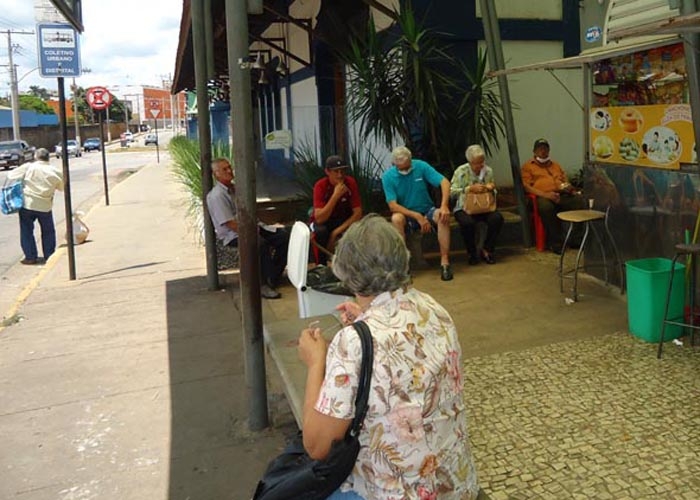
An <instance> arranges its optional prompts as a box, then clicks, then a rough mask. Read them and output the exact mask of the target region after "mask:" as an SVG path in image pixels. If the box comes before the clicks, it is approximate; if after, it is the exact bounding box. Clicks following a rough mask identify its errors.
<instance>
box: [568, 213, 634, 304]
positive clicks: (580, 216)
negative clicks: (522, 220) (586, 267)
mask: <svg viewBox="0 0 700 500" xmlns="http://www.w3.org/2000/svg"><path fill="white" fill-rule="evenodd" d="M609 214H610V207H608V209H607V210H606V211H605V212H601V211H600V210H567V211H565V212H559V213H558V214H557V217H559V219H560V220H562V221H564V222H568V223H569V230H568V231H567V232H566V238H564V245H563V246H562V249H561V255H560V256H559V291H560V292H561V293H564V278H573V280H574V286H573V288H572V292H573V299H574V301H577V300H578V288H577V287H578V270H579V269H580V268H581V256H582V255H583V251H584V249H585V248H586V241H588V233H589V232H590V231H591V230H592V231H593V234H594V235H595V237H596V240H597V241H598V246H599V247H600V254H601V256H602V258H603V269H604V272H605V284H606V285H607V284H608V283H609V280H608V262H607V256H606V252H605V247H604V246H603V239H602V238H601V237H600V234H599V233H598V230H597V229H596V227H595V225H594V224H592V222H595V221H598V220H602V221H604V227H605V234H606V235H607V237H608V240H610V245H611V247H612V249H613V252H614V254H615V262H616V263H617V268H618V274H619V276H620V283H621V285H620V293H624V292H625V284H624V283H625V278H624V274H623V272H622V261H621V260H620V254H619V252H618V251H617V245H616V244H615V238H613V236H612V233H611V232H610V227H609V226H608V216H609ZM581 223H582V224H585V231H584V233H583V239H582V240H581V246H580V247H579V248H578V253H577V254H576V265H575V266H574V267H573V269H571V270H569V271H566V272H565V271H564V253H565V251H566V247H567V244H568V243H569V238H570V237H571V232H572V230H573V228H574V224H581Z"/></svg>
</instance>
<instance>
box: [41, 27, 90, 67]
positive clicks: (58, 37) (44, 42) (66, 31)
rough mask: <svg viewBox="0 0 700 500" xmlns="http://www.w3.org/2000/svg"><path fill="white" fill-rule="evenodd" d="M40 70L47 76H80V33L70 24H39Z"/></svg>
mask: <svg viewBox="0 0 700 500" xmlns="http://www.w3.org/2000/svg"><path fill="white" fill-rule="evenodd" d="M36 31H37V38H38V41H39V71H40V74H41V76H43V77H45V78H60V77H66V76H68V77H75V76H80V73H81V68H80V47H79V41H78V33H77V32H76V31H75V29H74V28H73V26H71V25H70V24H55V23H51V24H38V25H37V29H36Z"/></svg>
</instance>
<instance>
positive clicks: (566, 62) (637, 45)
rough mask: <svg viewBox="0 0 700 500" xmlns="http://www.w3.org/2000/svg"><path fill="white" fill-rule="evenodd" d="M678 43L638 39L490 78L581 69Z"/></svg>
mask: <svg viewBox="0 0 700 500" xmlns="http://www.w3.org/2000/svg"><path fill="white" fill-rule="evenodd" d="M677 41H678V36H677V35H665V36H660V37H659V36H656V37H644V39H643V40H640V39H639V38H637V39H635V40H630V41H629V43H625V42H624V41H623V42H619V43H611V44H608V45H607V46H605V47H599V48H595V49H591V50H586V51H584V52H581V54H579V55H577V56H574V57H564V58H562V59H552V60H549V61H542V62H538V63H532V64H524V65H523V66H515V67H513V68H506V69H501V70H498V71H490V72H489V76H490V77H496V76H501V75H511V74H514V73H523V72H525V71H534V70H542V69H544V70H550V69H574V68H581V67H582V66H583V65H584V64H587V63H591V62H596V61H602V60H603V59H609V58H611V57H615V56H622V55H625V54H631V53H632V52H638V51H640V50H645V49H650V48H652V47H658V46H660V45H666V44H669V43H673V42H677Z"/></svg>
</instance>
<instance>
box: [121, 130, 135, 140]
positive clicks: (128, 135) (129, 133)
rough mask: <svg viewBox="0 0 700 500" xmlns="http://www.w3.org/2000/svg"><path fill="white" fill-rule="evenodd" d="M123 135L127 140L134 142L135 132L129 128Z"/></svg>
mask: <svg viewBox="0 0 700 500" xmlns="http://www.w3.org/2000/svg"><path fill="white" fill-rule="evenodd" d="M123 135H124V137H125V138H126V141H127V142H134V134H132V133H131V131H129V130H127V131H126V132H124V134H123Z"/></svg>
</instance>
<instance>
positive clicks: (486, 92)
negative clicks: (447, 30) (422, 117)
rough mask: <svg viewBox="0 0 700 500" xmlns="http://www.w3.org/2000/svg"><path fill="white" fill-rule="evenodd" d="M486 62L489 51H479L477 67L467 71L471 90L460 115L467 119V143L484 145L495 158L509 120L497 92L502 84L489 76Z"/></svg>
mask: <svg viewBox="0 0 700 500" xmlns="http://www.w3.org/2000/svg"><path fill="white" fill-rule="evenodd" d="M486 61H487V57H486V51H481V50H479V57H478V59H477V61H476V68H474V69H473V70H470V69H469V68H466V67H464V68H463V72H464V75H465V76H466V78H467V79H468V81H469V83H470V84H471V88H470V89H469V90H468V91H467V92H466V93H465V94H464V97H463V98H462V102H461V103H460V105H459V113H458V114H459V115H460V116H465V117H466V120H465V125H466V130H465V131H464V133H465V137H466V139H467V144H481V146H482V147H483V148H484V152H485V153H486V155H487V156H491V154H492V153H495V150H497V149H498V146H499V139H500V138H501V137H503V135H504V134H505V121H504V118H503V112H502V109H503V108H502V107H501V98H500V95H499V94H498V92H496V88H497V86H498V82H497V80H495V79H490V78H489V77H488V76H487V71H486V67H487V66H486Z"/></svg>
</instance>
